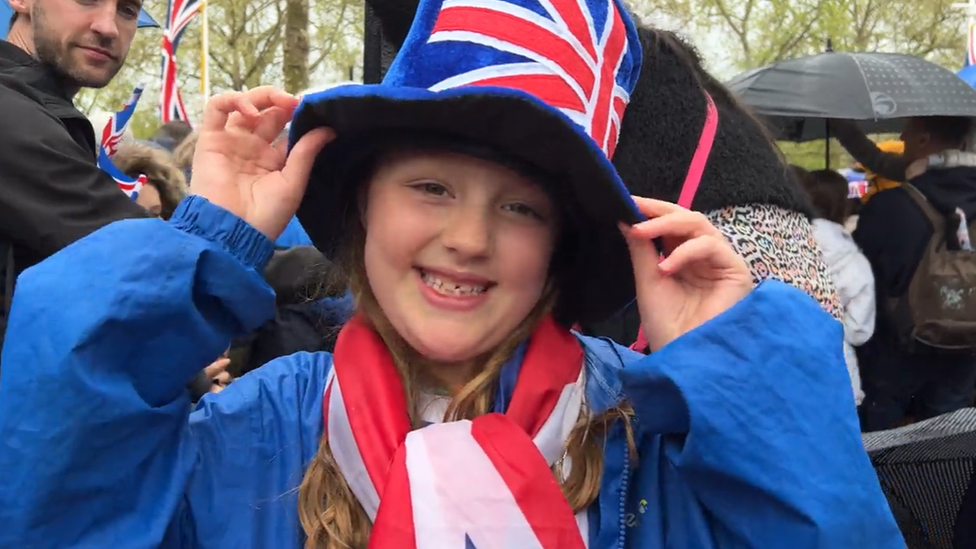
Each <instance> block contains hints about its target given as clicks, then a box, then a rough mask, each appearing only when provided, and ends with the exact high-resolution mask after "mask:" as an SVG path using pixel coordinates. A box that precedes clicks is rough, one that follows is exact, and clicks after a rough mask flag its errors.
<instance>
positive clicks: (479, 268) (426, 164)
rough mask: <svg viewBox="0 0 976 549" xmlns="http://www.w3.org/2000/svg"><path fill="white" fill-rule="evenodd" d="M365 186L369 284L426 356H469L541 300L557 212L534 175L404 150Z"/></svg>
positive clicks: (456, 360) (443, 359)
mask: <svg viewBox="0 0 976 549" xmlns="http://www.w3.org/2000/svg"><path fill="white" fill-rule="evenodd" d="M368 183H369V186H368V190H367V193H366V195H365V199H366V203H365V215H364V225H365V228H366V246H365V254H364V262H365V266H366V276H367V278H368V279H369V286H370V288H371V289H372V292H373V294H374V295H375V297H376V301H377V303H378V305H379V306H380V308H381V309H382V311H383V313H384V315H385V316H386V317H387V319H388V320H389V322H390V324H391V325H392V327H393V328H394V329H395V330H396V332H397V333H398V334H400V336H402V337H403V339H404V340H405V341H406V342H407V343H408V344H409V345H410V346H411V347H412V348H413V349H414V350H416V351H417V352H418V353H420V354H421V355H422V356H424V357H426V358H427V359H429V360H431V361H433V362H439V363H444V364H461V363H464V362H466V361H469V360H471V359H472V358H474V357H476V356H479V355H481V354H483V353H485V352H486V351H488V350H490V349H492V348H494V347H495V346H496V345H498V344H499V342H501V341H502V340H503V339H504V338H505V337H506V336H507V335H508V334H509V333H511V331H512V330H513V329H514V328H515V327H516V326H517V325H518V324H519V323H520V322H522V320H523V319H525V318H526V316H527V315H528V314H529V312H530V311H531V310H532V309H533V307H534V306H535V304H536V303H538V302H539V298H540V296H541V295H542V293H543V290H544V289H545V287H546V282H547V280H548V278H549V263H550V258H551V257H552V250H553V247H554V243H555V239H556V234H557V230H556V224H557V223H556V217H557V216H556V215H555V214H554V212H555V207H554V205H553V203H552V200H551V199H550V197H549V195H548V194H547V193H546V192H545V191H544V190H543V189H542V188H541V187H539V185H538V184H536V182H535V181H533V180H532V179H530V178H529V177H526V176H524V175H522V174H520V173H518V172H516V171H514V170H512V169H510V168H508V167H506V166H503V165H501V164H498V163H496V162H492V161H488V160H483V159H481V158H477V157H473V156H468V155H464V154H458V153H452V152H444V151H441V152H427V151H417V150H399V151H396V152H393V153H391V154H387V155H385V156H384V157H382V158H381V159H380V162H379V164H378V166H376V169H375V170H374V172H373V174H372V177H371V178H370V179H369V182H368Z"/></svg>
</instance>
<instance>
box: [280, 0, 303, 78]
mask: <svg viewBox="0 0 976 549" xmlns="http://www.w3.org/2000/svg"><path fill="white" fill-rule="evenodd" d="M308 49H309V48H308V1H307V0H287V2H286V4H285V43H284V48H283V52H282V53H283V57H284V76H285V89H286V90H287V91H289V92H292V93H298V92H301V91H304V90H305V89H306V88H308V73H309V70H308V69H309V67H308Z"/></svg>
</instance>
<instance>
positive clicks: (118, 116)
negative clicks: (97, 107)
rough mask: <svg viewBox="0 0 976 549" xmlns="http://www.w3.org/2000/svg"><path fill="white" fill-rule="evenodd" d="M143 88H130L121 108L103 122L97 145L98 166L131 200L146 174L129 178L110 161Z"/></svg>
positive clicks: (135, 195)
mask: <svg viewBox="0 0 976 549" xmlns="http://www.w3.org/2000/svg"><path fill="white" fill-rule="evenodd" d="M143 89H145V86H144V85H143V84H139V85H138V86H136V88H135V89H134V90H132V95H131V96H129V99H128V100H127V101H126V102H125V105H123V106H122V110H120V111H118V112H116V113H114V114H113V115H112V116H110V117H109V119H108V122H106V123H105V128H104V129H103V130H102V140H101V143H100V144H99V147H98V167H99V168H101V169H102V170H103V171H105V172H106V173H108V174H109V175H111V176H112V179H114V180H115V182H116V183H117V184H118V186H119V188H120V189H122V192H124V193H125V194H126V195H128V196H129V197H130V198H132V199H133V200H135V199H136V197H138V196H139V191H140V190H142V187H143V186H144V185H145V184H146V176H145V175H140V176H139V177H137V178H131V177H129V176H127V175H125V174H124V173H122V171H121V170H119V169H118V167H116V166H115V163H114V162H112V157H113V156H115V153H116V152H118V148H119V143H121V142H122V136H123V135H124V134H125V129H126V128H127V127H128V126H129V121H130V120H132V115H133V113H135V112H136V105H137V104H138V103H139V99H140V98H141V97H142V91H143Z"/></svg>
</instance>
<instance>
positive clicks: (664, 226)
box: [628, 206, 722, 251]
mask: <svg viewBox="0 0 976 549" xmlns="http://www.w3.org/2000/svg"><path fill="white" fill-rule="evenodd" d="M675 208H676V209H675V210H672V211H671V212H670V213H665V214H663V215H660V216H656V217H654V218H652V219H649V220H648V221H643V222H641V223H638V224H636V225H634V226H632V227H630V229H629V231H628V232H629V236H630V237H631V238H644V239H652V238H667V239H670V240H672V241H673V240H679V241H681V240H688V239H691V238H695V237H698V236H704V235H710V236H721V234H722V233H720V232H719V230H718V229H716V228H715V226H714V225H712V223H711V221H709V220H708V218H707V217H705V216H704V215H703V214H701V213H699V212H692V211H689V210H685V209H684V208H680V207H677V206H675ZM662 251H664V250H662Z"/></svg>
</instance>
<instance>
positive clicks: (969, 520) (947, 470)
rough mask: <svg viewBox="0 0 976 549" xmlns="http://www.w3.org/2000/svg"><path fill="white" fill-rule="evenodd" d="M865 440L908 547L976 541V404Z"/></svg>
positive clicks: (930, 548)
mask: <svg viewBox="0 0 976 549" xmlns="http://www.w3.org/2000/svg"><path fill="white" fill-rule="evenodd" d="M863 440H864V447H865V449H866V450H867V452H868V455H869V456H870V457H871V463H872V464H874V468H875V471H876V472H877V473H878V479H879V480H880V481H881V488H882V490H884V493H885V496H887V498H888V503H889V505H890V506H891V510H892V513H893V514H894V516H895V519H896V520H897V521H898V526H899V527H900V528H901V531H902V534H904V536H905V541H906V542H907V544H908V549H963V548H965V549H972V548H973V547H976V536H974V534H973V526H974V521H976V492H974V490H976V475H974V474H973V473H974V470H976V409H974V408H964V409H962V410H959V411H958V412H954V413H951V414H946V415H944V416H939V417H937V418H933V419H930V420H928V421H923V422H920V423H916V424H914V425H909V426H907V427H901V428H898V429H892V430H890V431H880V432H876V433H867V434H865V435H863Z"/></svg>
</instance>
